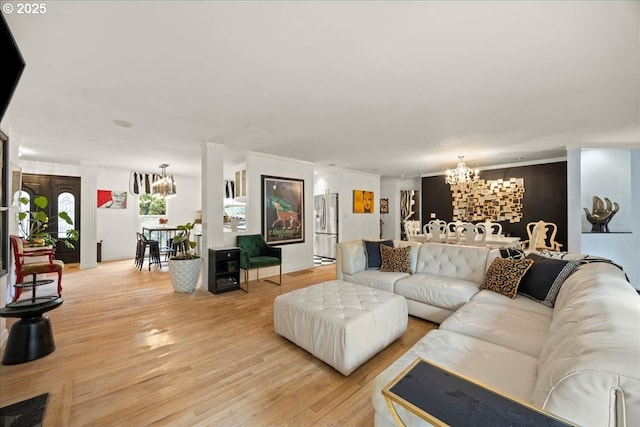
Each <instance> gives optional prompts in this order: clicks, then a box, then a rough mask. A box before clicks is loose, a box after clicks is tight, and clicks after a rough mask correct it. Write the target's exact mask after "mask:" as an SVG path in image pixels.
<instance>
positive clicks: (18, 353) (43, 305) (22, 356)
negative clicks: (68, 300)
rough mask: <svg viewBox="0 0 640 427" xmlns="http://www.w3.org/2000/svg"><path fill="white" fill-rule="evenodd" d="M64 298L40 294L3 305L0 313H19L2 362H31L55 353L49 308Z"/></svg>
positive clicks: (10, 314)
mask: <svg viewBox="0 0 640 427" xmlns="http://www.w3.org/2000/svg"><path fill="white" fill-rule="evenodd" d="M62 302H63V301H62V298H58V297H55V296H54V297H38V298H37V299H35V301H32V299H31V298H30V299H25V300H21V301H16V302H14V303H11V304H8V305H9V306H7V307H2V308H0V317H19V318H20V320H19V321H17V322H15V323H14V324H13V325H12V326H11V330H10V331H9V338H8V339H7V345H6V347H5V349H4V355H3V356H2V364H3V365H17V364H19V363H25V362H30V361H32V360H35V359H39V358H40V357H43V356H46V355H47V354H50V353H52V352H53V351H54V350H55V349H56V345H55V343H54V341H53V329H52V328H51V321H50V320H49V317H48V316H43V314H44V313H46V312H47V311H50V310H53V309H54V308H58V307H60V306H61V305H62Z"/></svg>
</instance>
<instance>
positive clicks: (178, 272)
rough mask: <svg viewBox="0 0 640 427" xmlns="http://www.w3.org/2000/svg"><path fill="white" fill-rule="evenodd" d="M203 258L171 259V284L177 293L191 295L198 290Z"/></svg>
mask: <svg viewBox="0 0 640 427" xmlns="http://www.w3.org/2000/svg"><path fill="white" fill-rule="evenodd" d="M201 265H202V258H195V259H170V260H169V273H170V274H171V284H172V285H173V290H174V291H176V292H183V293H190V292H193V291H195V290H196V285H197V284H198V278H199V277H200V266H201Z"/></svg>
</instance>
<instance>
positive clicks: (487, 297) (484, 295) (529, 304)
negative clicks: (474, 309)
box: [471, 289, 553, 318]
mask: <svg viewBox="0 0 640 427" xmlns="http://www.w3.org/2000/svg"><path fill="white" fill-rule="evenodd" d="M471 301H482V302H486V303H490V304H494V305H496V306H503V305H509V306H512V307H514V308H517V309H518V310H525V311H533V312H534V313H538V314H542V315H544V316H546V317H549V318H551V317H553V309H552V308H550V307H546V306H544V305H542V304H540V303H538V302H536V301H534V300H532V299H531V298H528V297H525V296H524V295H520V294H518V295H516V297H515V298H513V299H511V298H505V296H504V295H501V294H499V293H497V292H493V291H488V290H486V289H483V290H481V291H480V292H478V293H477V294H475V295H474V296H473V297H471Z"/></svg>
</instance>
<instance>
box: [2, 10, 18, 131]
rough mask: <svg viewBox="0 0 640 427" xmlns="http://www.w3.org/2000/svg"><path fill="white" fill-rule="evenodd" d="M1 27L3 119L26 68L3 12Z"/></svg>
mask: <svg viewBox="0 0 640 427" xmlns="http://www.w3.org/2000/svg"><path fill="white" fill-rule="evenodd" d="M0 27H1V28H0V68H2V75H3V76H5V77H3V78H2V79H0V82H2V83H0V120H2V118H3V117H4V113H5V111H7V107H8V106H9V102H10V101H11V97H12V96H13V92H14V91H15V90H16V86H17V85H18V80H20V76H21V75H22V70H24V60H23V59H22V55H21V54H20V50H19V49H18V45H16V41H15V40H14V39H13V35H12V34H11V31H10V30H9V25H7V21H5V19H4V16H3V15H2V14H1V13H0Z"/></svg>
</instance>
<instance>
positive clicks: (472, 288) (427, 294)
mask: <svg viewBox="0 0 640 427" xmlns="http://www.w3.org/2000/svg"><path fill="white" fill-rule="evenodd" d="M477 292H478V284H477V283H474V282H471V281H468V280H460V279H451V278H448V277H438V276H434V275H432V274H414V275H413V276H408V277H405V278H402V279H400V280H398V281H397V282H396V286H395V293H396V294H399V295H402V296H403V297H405V298H407V299H409V300H414V301H418V302H422V303H425V304H430V305H433V306H436V307H443V308H446V309H449V310H457V309H459V308H460V307H462V305H463V304H465V303H467V302H468V301H469V300H470V299H471V297H472V296H473V295H475V294H476V293H477Z"/></svg>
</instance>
